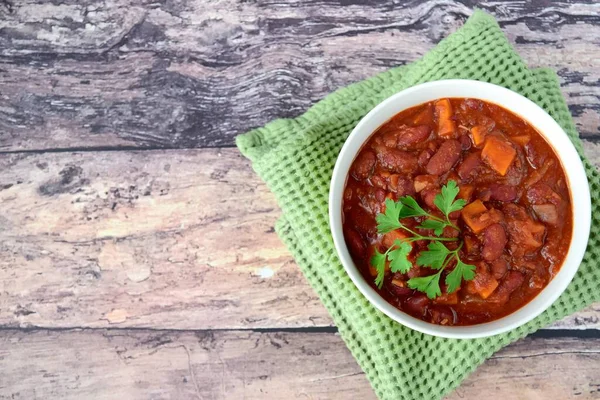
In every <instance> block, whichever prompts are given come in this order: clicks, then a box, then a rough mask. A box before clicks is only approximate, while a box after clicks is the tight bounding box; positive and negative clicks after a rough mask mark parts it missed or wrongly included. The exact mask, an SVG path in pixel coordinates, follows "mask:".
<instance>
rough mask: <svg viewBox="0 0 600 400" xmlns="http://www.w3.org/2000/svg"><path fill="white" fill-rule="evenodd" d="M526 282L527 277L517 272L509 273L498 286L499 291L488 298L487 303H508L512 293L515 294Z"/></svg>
mask: <svg viewBox="0 0 600 400" xmlns="http://www.w3.org/2000/svg"><path fill="white" fill-rule="evenodd" d="M524 281H525V276H524V275H523V274H522V273H520V272H517V271H512V270H511V271H508V272H507V273H506V276H505V277H504V280H503V281H502V283H500V285H499V286H498V289H496V291H495V292H494V293H492V295H491V296H490V297H488V298H487V301H488V302H490V303H497V304H504V303H506V302H507V301H508V298H509V297H510V295H511V293H512V292H514V291H515V290H517V289H518V288H519V286H521V285H522V284H523V282H524Z"/></svg>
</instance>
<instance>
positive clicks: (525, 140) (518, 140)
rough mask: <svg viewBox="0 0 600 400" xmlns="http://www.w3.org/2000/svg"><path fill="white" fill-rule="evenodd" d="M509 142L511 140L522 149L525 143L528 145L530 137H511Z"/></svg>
mask: <svg viewBox="0 0 600 400" xmlns="http://www.w3.org/2000/svg"><path fill="white" fill-rule="evenodd" d="M510 140H512V141H513V142H515V143H516V144H518V145H519V146H521V147H523V146H526V145H527V143H529V141H530V140H531V137H530V136H529V135H518V136H511V137H510Z"/></svg>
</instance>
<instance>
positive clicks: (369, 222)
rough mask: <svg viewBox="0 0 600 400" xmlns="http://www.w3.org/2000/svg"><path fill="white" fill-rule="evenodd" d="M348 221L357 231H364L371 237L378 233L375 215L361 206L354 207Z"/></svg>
mask: <svg viewBox="0 0 600 400" xmlns="http://www.w3.org/2000/svg"><path fill="white" fill-rule="evenodd" d="M348 221H350V223H351V224H352V225H353V226H354V228H355V229H356V230H357V231H359V232H364V233H365V234H367V235H368V236H370V237H373V236H375V235H376V234H377V228H376V225H377V223H376V222H375V217H374V216H373V215H371V214H369V213H368V212H367V211H366V210H365V209H363V208H362V207H360V206H355V207H352V209H351V210H350V211H349V213H348Z"/></svg>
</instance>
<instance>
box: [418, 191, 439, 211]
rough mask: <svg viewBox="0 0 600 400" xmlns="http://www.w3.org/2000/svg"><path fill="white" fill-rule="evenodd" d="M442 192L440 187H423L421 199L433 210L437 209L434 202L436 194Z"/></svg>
mask: <svg viewBox="0 0 600 400" xmlns="http://www.w3.org/2000/svg"><path fill="white" fill-rule="evenodd" d="M439 193H441V189H440V188H434V187H430V188H427V189H423V190H422V191H421V199H423V201H424V202H425V204H427V206H428V207H429V208H430V209H432V210H437V206H436V205H435V203H434V200H435V196H437V195H438V194H439Z"/></svg>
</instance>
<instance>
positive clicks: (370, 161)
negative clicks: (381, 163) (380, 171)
mask: <svg viewBox="0 0 600 400" xmlns="http://www.w3.org/2000/svg"><path fill="white" fill-rule="evenodd" d="M376 161H377V160H376V158H375V154H373V152H372V151H369V150H366V151H362V152H361V153H360V154H359V155H358V157H356V160H354V164H353V165H352V171H351V173H352V176H353V177H354V178H355V179H356V180H359V181H360V180H363V179H367V178H368V177H369V176H371V174H372V173H373V168H374V167H375V162H376Z"/></svg>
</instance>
